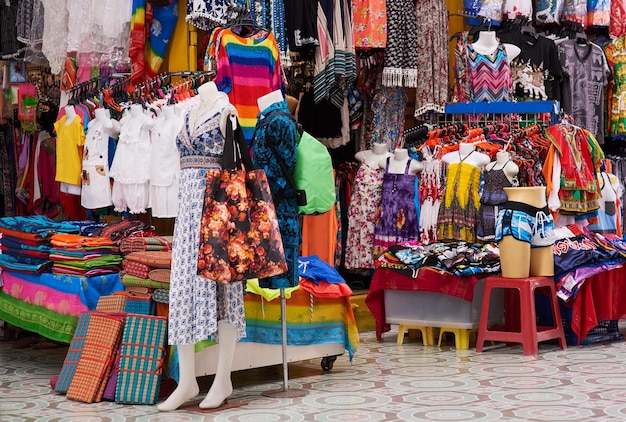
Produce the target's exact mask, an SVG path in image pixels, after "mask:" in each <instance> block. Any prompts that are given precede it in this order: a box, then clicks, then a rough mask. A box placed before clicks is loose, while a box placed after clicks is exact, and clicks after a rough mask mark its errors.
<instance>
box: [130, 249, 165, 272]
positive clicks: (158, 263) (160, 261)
mask: <svg viewBox="0 0 626 422" xmlns="http://www.w3.org/2000/svg"><path fill="white" fill-rule="evenodd" d="M126 259H128V260H130V261H136V262H139V263H142V264H146V265H148V266H150V267H153V268H170V267H171V266H172V252H171V251H168V252H157V251H145V252H131V253H129V254H128V255H126Z"/></svg>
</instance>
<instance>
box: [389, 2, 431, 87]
mask: <svg viewBox="0 0 626 422" xmlns="http://www.w3.org/2000/svg"><path fill="white" fill-rule="evenodd" d="M417 46H418V34H417V15H416V10H415V6H414V4H413V1H412V0H396V1H389V2H387V47H386V48H385V68H384V69H383V79H382V81H383V85H385V86H404V87H412V88H415V87H416V86H417V65H418V61H419V59H418V56H419V54H421V52H420V51H419V49H418V48H417Z"/></svg>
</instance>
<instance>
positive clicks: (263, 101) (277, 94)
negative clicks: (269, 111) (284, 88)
mask: <svg viewBox="0 0 626 422" xmlns="http://www.w3.org/2000/svg"><path fill="white" fill-rule="evenodd" d="M284 99H285V98H284V97H283V93H282V92H281V91H280V90H279V89H277V90H276V91H272V92H270V93H269V94H265V95H263V96H261V97H259V98H258V99H257V100H256V102H257V104H258V105H259V110H261V111H263V110H265V109H266V108H268V107H269V106H271V105H272V104H275V103H277V102H280V101H283V100H284Z"/></svg>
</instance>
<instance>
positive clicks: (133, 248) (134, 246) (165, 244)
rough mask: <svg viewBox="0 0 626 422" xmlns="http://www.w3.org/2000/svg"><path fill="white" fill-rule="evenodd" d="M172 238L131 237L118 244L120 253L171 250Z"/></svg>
mask: <svg viewBox="0 0 626 422" xmlns="http://www.w3.org/2000/svg"><path fill="white" fill-rule="evenodd" d="M172 239H173V237H172V236H150V237H141V236H132V237H127V238H126V239H124V240H122V241H121V242H120V251H121V252H122V253H131V252H142V251H169V250H172Z"/></svg>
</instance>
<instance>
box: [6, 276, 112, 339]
mask: <svg viewBox="0 0 626 422" xmlns="http://www.w3.org/2000/svg"><path fill="white" fill-rule="evenodd" d="M0 277H2V278H1V280H2V288H1V289H0V320H2V321H5V322H7V323H9V324H11V325H14V326H16V327H19V328H23V329H25V330H28V331H32V332H35V333H38V334H41V335H42V336H44V337H47V338H49V339H51V340H56V341H61V342H64V343H69V342H70V341H71V340H72V336H73V335H74V330H75V329H76V324H77V323H78V317H79V316H80V314H81V313H83V312H85V311H88V310H92V309H95V308H96V305H97V304H98V299H99V298H100V296H105V295H110V294H113V293H114V292H117V291H121V290H124V286H123V285H122V282H121V280H120V277H119V274H117V273H115V274H109V275H102V276H95V277H80V276H72V275H56V274H52V273H42V274H24V273H18V272H11V271H3V272H2V274H0Z"/></svg>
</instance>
